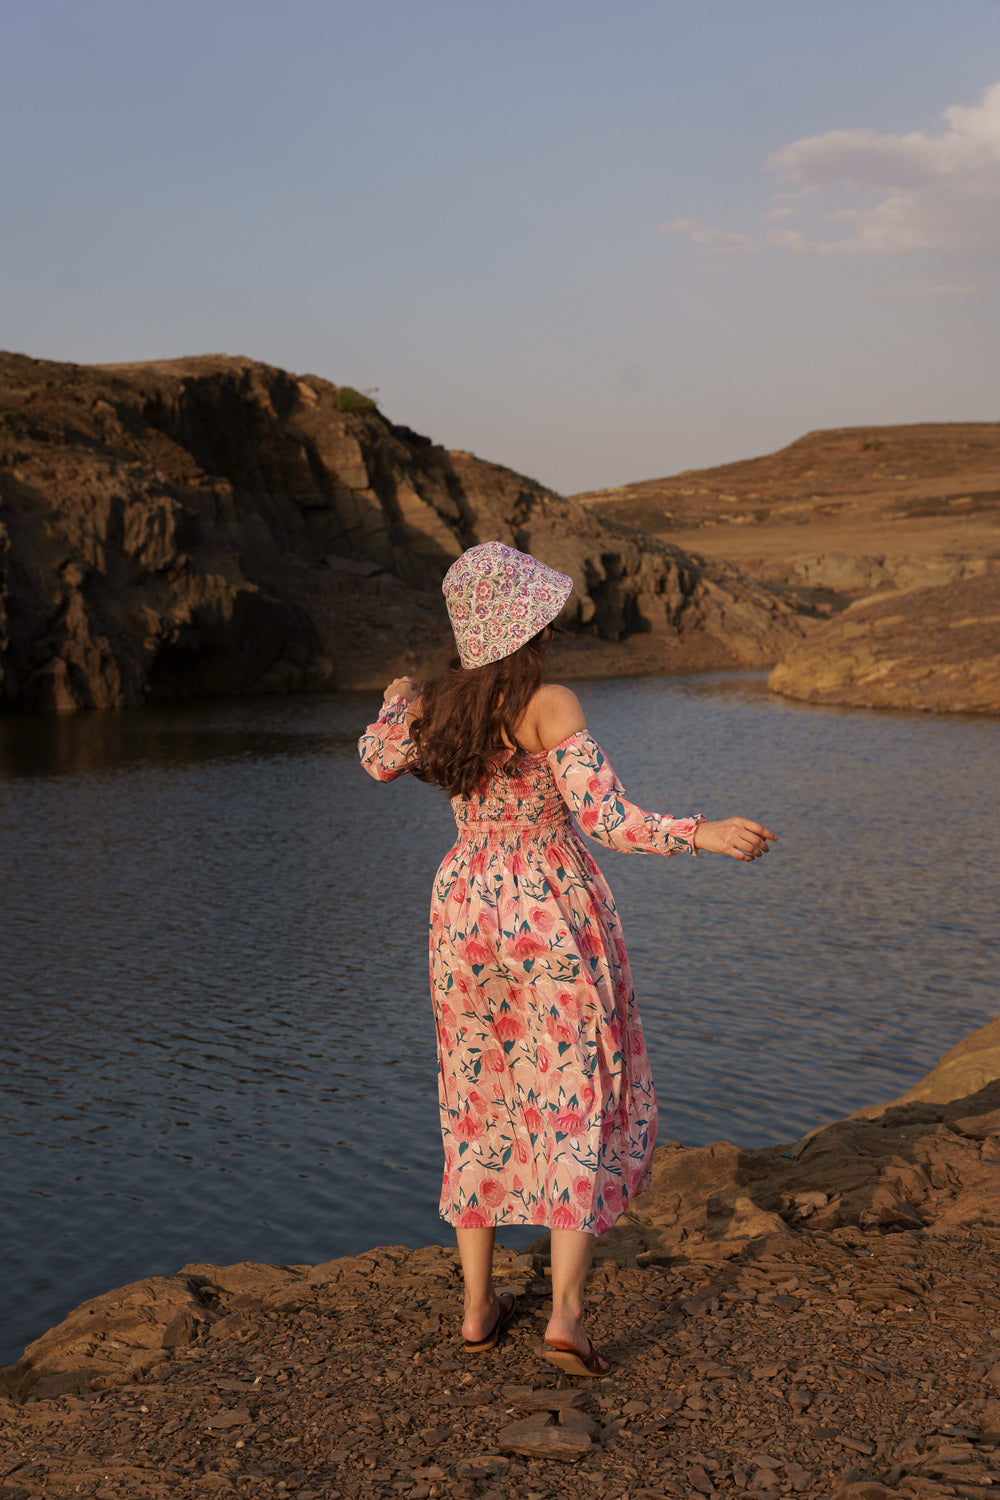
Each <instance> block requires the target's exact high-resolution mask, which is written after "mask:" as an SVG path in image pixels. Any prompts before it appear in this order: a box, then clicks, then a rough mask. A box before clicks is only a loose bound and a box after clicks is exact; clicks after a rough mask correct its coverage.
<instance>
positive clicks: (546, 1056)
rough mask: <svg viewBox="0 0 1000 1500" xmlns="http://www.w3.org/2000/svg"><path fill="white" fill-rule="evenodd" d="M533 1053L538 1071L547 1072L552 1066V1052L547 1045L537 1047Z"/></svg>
mask: <svg viewBox="0 0 1000 1500" xmlns="http://www.w3.org/2000/svg"><path fill="white" fill-rule="evenodd" d="M535 1055H536V1059H537V1062H538V1071H539V1073H547V1072H548V1071H549V1069H550V1068H551V1066H552V1053H551V1052H550V1051H549V1050H548V1048H547V1047H539V1049H538V1051H537V1053H536V1054H535Z"/></svg>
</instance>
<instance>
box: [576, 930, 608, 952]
mask: <svg viewBox="0 0 1000 1500" xmlns="http://www.w3.org/2000/svg"><path fill="white" fill-rule="evenodd" d="M580 953H581V954H582V956H583V957H584V958H587V959H594V958H603V956H604V944H603V943H602V942H601V940H600V938H599V937H598V936H597V934H596V933H595V932H592V931H591V930H590V928H589V927H585V928H584V929H583V931H582V932H581V934H580Z"/></svg>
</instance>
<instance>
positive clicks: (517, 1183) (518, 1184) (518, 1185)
mask: <svg viewBox="0 0 1000 1500" xmlns="http://www.w3.org/2000/svg"><path fill="white" fill-rule="evenodd" d="M512 1187H513V1189H514V1191H515V1193H523V1192H524V1178H523V1177H518V1175H517V1173H516V1172H515V1173H514V1181H513V1183H512Z"/></svg>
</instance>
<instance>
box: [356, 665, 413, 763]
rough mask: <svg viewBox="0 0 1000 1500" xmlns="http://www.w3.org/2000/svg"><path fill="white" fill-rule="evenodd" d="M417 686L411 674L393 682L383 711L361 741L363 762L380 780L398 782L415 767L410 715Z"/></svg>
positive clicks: (387, 690) (360, 750)
mask: <svg viewBox="0 0 1000 1500" xmlns="http://www.w3.org/2000/svg"><path fill="white" fill-rule="evenodd" d="M416 686H417V685H416V683H414V682H413V681H412V679H411V678H409V677H398V678H397V679H396V680H395V681H394V682H390V684H389V686H388V687H387V688H386V690H385V701H384V702H383V704H382V711H381V713H380V714H379V716H378V718H377V719H376V720H375V722H374V724H369V726H368V728H367V729H366V730H365V732H364V734H363V735H362V736H361V738H360V739H359V740H358V754H359V755H360V757H361V764H362V765H363V766H364V768H365V770H366V771H367V772H368V774H369V776H374V778H375V780H376V781H395V780H396V778H397V777H398V776H405V775H406V773H407V771H410V770H412V769H413V762H412V755H413V748H414V747H413V741H412V739H411V738H410V726H409V715H410V712H411V709H412V703H411V698H412V696H413V693H414V691H415V690H416Z"/></svg>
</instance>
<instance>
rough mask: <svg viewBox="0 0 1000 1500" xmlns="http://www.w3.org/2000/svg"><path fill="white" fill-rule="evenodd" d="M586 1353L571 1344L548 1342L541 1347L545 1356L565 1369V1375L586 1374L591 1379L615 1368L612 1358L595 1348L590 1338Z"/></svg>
mask: <svg viewBox="0 0 1000 1500" xmlns="http://www.w3.org/2000/svg"><path fill="white" fill-rule="evenodd" d="M588 1342H589V1343H590V1348H589V1349H588V1351H587V1353H586V1354H581V1353H580V1351H579V1350H578V1349H574V1348H573V1345H572V1344H549V1343H546V1344H545V1346H544V1348H543V1349H542V1353H543V1354H544V1356H545V1358H546V1359H547V1360H549V1361H550V1362H551V1363H552V1364H554V1365H558V1366H559V1368H560V1369H561V1370H565V1371H566V1374H567V1375H587V1376H589V1377H590V1378H591V1379H592V1380H593V1379H594V1378H600V1376H602V1375H612V1374H614V1371H615V1370H616V1369H617V1366H616V1365H615V1362H614V1360H611V1359H609V1358H608V1356H607V1355H606V1354H602V1353H601V1352H600V1350H599V1349H595V1348H594V1345H593V1341H592V1340H588Z"/></svg>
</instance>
